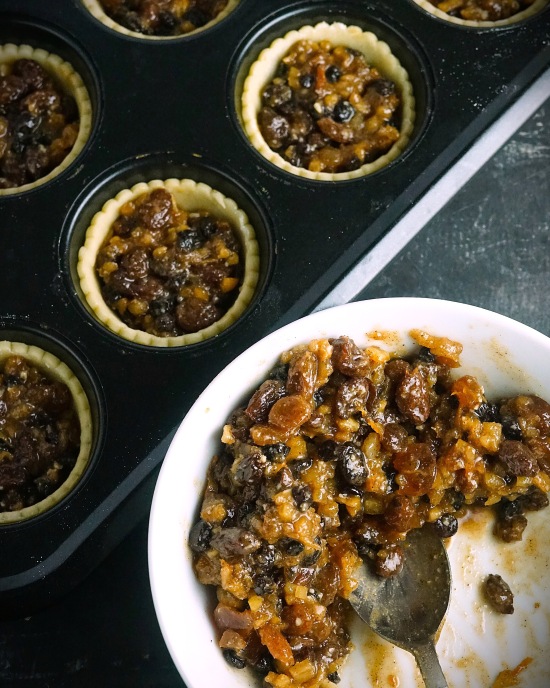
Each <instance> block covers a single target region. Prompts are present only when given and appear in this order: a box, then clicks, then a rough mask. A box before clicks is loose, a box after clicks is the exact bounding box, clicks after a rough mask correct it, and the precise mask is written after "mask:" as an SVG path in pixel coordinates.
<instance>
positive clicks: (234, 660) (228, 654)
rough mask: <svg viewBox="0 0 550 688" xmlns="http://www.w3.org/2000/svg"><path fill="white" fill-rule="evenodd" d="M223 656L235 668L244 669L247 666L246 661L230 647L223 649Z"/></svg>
mask: <svg viewBox="0 0 550 688" xmlns="http://www.w3.org/2000/svg"><path fill="white" fill-rule="evenodd" d="M222 654H223V657H224V659H225V661H226V662H227V663H228V664H229V666H232V667H233V668H234V669H244V668H245V666H246V661H245V660H244V659H242V657H239V655H238V654H237V653H236V652H235V650H232V649H230V648H227V647H226V648H224V649H223V650H222Z"/></svg>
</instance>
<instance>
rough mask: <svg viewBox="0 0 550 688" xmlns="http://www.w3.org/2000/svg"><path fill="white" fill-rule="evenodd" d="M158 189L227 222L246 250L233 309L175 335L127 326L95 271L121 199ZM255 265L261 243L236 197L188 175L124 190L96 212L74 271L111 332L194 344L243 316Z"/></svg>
mask: <svg viewBox="0 0 550 688" xmlns="http://www.w3.org/2000/svg"><path fill="white" fill-rule="evenodd" d="M157 188H165V189H166V190H167V191H169V192H170V193H171V194H173V195H174V197H175V199H176V204H177V205H178V206H179V207H180V208H183V209H185V210H187V211H198V210H207V211H208V212H210V213H212V214H213V215H215V216H216V217H219V218H222V219H224V220H227V221H228V222H230V224H231V225H232V227H233V228H234V229H235V231H236V232H237V234H238V236H239V238H240V240H241V243H242V248H243V255H244V274H243V280H242V284H241V287H240V290H239V296H238V297H237V300H236V301H235V303H234V304H233V305H232V306H231V308H230V309H229V310H228V311H227V312H226V313H224V315H223V316H222V317H221V318H220V319H219V320H217V321H216V322H215V323H213V324H212V325H209V326H208V327H206V328H204V329H202V330H198V331H197V332H193V333H190V334H184V335H179V336H177V337H159V336H156V335H152V334H149V333H147V332H144V331H142V330H136V329H133V328H131V327H128V325H126V324H125V323H124V322H123V321H122V320H121V319H120V318H118V317H117V315H116V314H115V313H114V312H113V311H112V310H111V309H110V308H109V307H108V306H107V304H106V303H105V301H104V299H103V296H102V295H101V289H100V285H99V280H98V278H97V275H96V271H95V261H96V256H97V252H98V250H99V249H100V247H101V246H102V244H103V243H104V241H105V240H106V239H107V237H108V235H109V232H110V230H111V225H112V223H113V222H114V220H115V219H116V218H117V216H118V213H119V210H120V208H121V207H122V206H123V205H124V203H127V202H128V201H130V200H132V199H134V198H137V197H138V196H140V195H141V194H143V193H146V192H148V191H152V190H153V189H157ZM259 265H260V258H259V248H258V243H257V241H256V235H255V233H254V229H253V227H252V225H251V224H250V223H249V221H248V217H247V215H246V214H245V212H244V211H243V210H241V209H240V208H239V207H238V206H237V204H236V203H235V201H234V200H232V199H231V198H228V197H227V196H224V195H223V194H222V193H220V192H219V191H217V190H215V189H213V188H212V187H210V186H208V184H205V183H203V182H195V181H194V180H191V179H166V180H161V179H154V180H152V181H150V182H139V183H138V184H135V185H134V186H132V187H131V188H129V189H123V190H122V191H120V192H119V193H118V194H117V195H116V196H115V197H114V198H112V199H110V200H108V201H107V202H106V203H105V204H104V206H103V208H102V209H101V210H100V211H99V212H98V213H96V214H95V216H94V217H93V218H92V222H91V223H90V226H89V227H88V229H87V231H86V236H85V240H84V244H83V246H82V247H81V248H80V250H79V253H78V263H77V272H78V277H79V280H80V288H81V290H82V293H83V296H84V299H85V301H86V303H87V304H88V306H89V308H90V309H91V311H92V314H93V315H94V316H95V318H96V319H97V320H98V321H99V322H100V323H101V324H103V325H104V326H105V327H107V328H108V329H109V330H110V331H111V332H114V333H115V334H117V335H118V336H120V337H121V338H123V339H125V340H127V341H130V342H134V343H136V344H143V345H145V346H158V347H179V346H188V345H189V344H196V343H198V342H202V341H204V340H205V339H210V338H211V337H214V336H216V335H217V334H219V333H220V332H222V331H223V330H225V329H227V328H228V327H229V326H230V325H231V324H233V323H234V322H235V321H236V320H237V319H238V318H239V317H240V316H241V315H242V313H243V312H244V311H245V310H246V308H247V307H248V305H249V304H250V302H251V300H252V298H253V295H254V291H255V289H256V285H257V283H258V276H259Z"/></svg>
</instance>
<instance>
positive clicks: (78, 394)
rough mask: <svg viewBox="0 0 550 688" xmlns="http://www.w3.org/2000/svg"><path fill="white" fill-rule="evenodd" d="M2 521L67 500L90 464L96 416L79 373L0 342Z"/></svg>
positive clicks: (45, 355)
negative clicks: (93, 424)
mask: <svg viewBox="0 0 550 688" xmlns="http://www.w3.org/2000/svg"><path fill="white" fill-rule="evenodd" d="M0 411H1V414H0V525H4V524H10V523H16V522H19V521H24V520H27V519H29V518H32V517H35V516H38V515H40V514H42V513H44V512H46V511H48V510H49V509H51V508H52V507H53V506H55V505H56V504H58V503H59V502H60V501H61V500H62V499H63V498H65V497H66V496H67V495H68V494H69V493H70V492H71V491H72V490H73V488H74V487H75V486H76V485H77V483H78V482H79V480H80V479H81V478H82V475H83V473H84V471H85V469H86V467H87V465H88V462H89V459H90V454H91V447H92V416H91V411H90V405H89V403H88V398H87V396H86V393H85V392H84V390H83V388H82V385H81V384H80V382H79V380H78V378H77V377H76V375H75V374H74V373H73V372H72V371H71V370H70V368H69V367H68V366H67V365H66V364H65V363H63V362H62V361H61V360H60V359H58V358H57V357H56V356H54V355H53V354H51V353H49V352H48V351H45V350H43V349H41V348H39V347H37V346H31V345H27V344H24V343H22V342H11V341H0Z"/></svg>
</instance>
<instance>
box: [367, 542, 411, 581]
mask: <svg viewBox="0 0 550 688" xmlns="http://www.w3.org/2000/svg"><path fill="white" fill-rule="evenodd" d="M404 563H405V555H404V552H403V548H402V547H401V546H400V545H397V544H390V545H386V546H385V547H382V548H381V549H379V550H378V552H377V553H376V557H375V559H374V570H375V572H376V574H377V575H379V576H382V578H390V577H391V576H396V575H397V574H398V573H400V572H401V571H402V569H403V565H404Z"/></svg>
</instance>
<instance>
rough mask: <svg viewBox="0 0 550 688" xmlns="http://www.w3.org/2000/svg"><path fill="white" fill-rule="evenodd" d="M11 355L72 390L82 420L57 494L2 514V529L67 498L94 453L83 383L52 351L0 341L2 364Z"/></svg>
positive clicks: (33, 515)
mask: <svg viewBox="0 0 550 688" xmlns="http://www.w3.org/2000/svg"><path fill="white" fill-rule="evenodd" d="M12 355H17V356H22V357H23V358H25V359H26V360H27V361H29V362H30V363H31V364H32V365H34V366H35V367H37V368H39V369H40V370H42V371H44V372H45V373H46V374H47V375H48V376H50V377H52V378H54V379H55V380H58V381H59V382H63V383H64V384H65V385H67V387H68V388H69V391H70V393H71V396H72V398H73V402H74V405H75V409H76V412H77V415H78V419H79V421H80V451H79V453H78V456H77V459H76V462H75V465H74V466H73V469H72V470H71V472H70V473H69V475H68V476H67V479H66V480H65V482H63V483H62V484H61V485H60V486H59V487H58V488H57V489H56V490H55V491H54V492H52V493H51V494H50V495H48V496H47V497H46V498H45V499H42V500H41V501H39V502H36V504H33V505H32V506H27V507H25V508H24V509H19V510H17V511H2V512H0V526H2V525H5V524H9V523H18V522H20V521H26V520H28V519H30V518H34V517H35V516H38V515H40V514H43V513H45V512H46V511H49V510H50V509H51V508H52V507H54V506H55V505H56V504H59V502H60V501H61V500H62V499H64V498H65V497H66V496H67V495H68V494H69V493H70V492H72V490H73V488H74V487H75V486H76V485H77V483H78V482H79V481H80V479H81V478H82V475H83V474H84V471H85V470H86V468H87V466H88V463H89V461H90V458H91V451H92V430H93V428H92V414H91V411H90V404H89V401H88V397H87V396H86V393H85V392H84V389H83V388H82V385H81V384H80V381H79V380H78V378H77V377H76V375H75V374H74V373H73V371H72V370H71V369H70V368H69V366H68V365H66V364H65V363H63V361H61V360H60V359H59V358H57V356H54V355H53V354H52V353H50V352H49V351H45V350H44V349H42V348H40V347H38V346H33V345H30V344H24V343H23V342H12V341H6V340H4V341H0V362H4V361H5V360H6V358H8V357H9V356H12Z"/></svg>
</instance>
